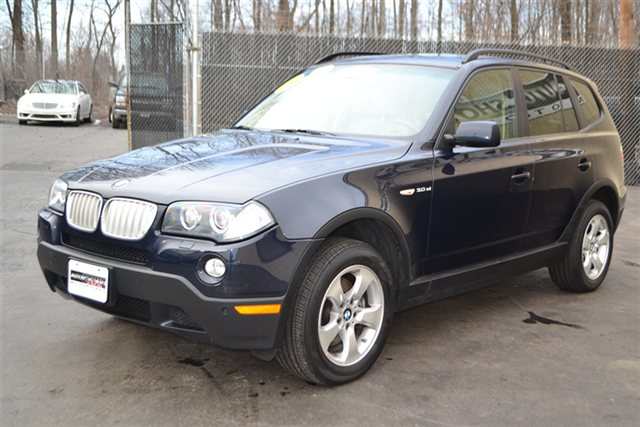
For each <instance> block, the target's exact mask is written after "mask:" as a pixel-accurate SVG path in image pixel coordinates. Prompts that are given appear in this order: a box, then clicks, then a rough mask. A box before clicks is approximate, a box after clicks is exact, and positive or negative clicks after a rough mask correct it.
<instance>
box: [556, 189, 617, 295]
mask: <svg viewBox="0 0 640 427" xmlns="http://www.w3.org/2000/svg"><path fill="white" fill-rule="evenodd" d="M612 253H613V221H612V220H611V214H610V213H609V209H607V207H606V206H605V205H604V204H603V203H602V202H600V201H598V200H591V201H590V202H589V203H588V204H587V206H586V207H585V209H584V212H583V214H582V216H581V217H580V221H578V226H577V227H576V229H575V233H574V235H573V237H572V238H571V241H570V242H569V250H568V251H567V253H566V254H565V256H564V257H563V258H562V259H560V260H559V261H558V262H557V263H556V264H554V265H551V266H549V274H550V275H551V280H552V281H553V283H555V285H556V286H557V287H559V288H560V289H563V290H565V291H570V292H591V291H595V290H596V289H598V287H599V286H600V285H601V284H602V282H603V281H604V278H605V277H606V275H607V271H608V270H609V265H610V263H611V255H612Z"/></svg>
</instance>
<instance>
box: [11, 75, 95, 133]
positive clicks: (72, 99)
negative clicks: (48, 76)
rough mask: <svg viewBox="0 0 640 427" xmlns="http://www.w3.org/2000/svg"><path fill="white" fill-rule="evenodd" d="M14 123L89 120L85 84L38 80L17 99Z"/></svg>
mask: <svg viewBox="0 0 640 427" xmlns="http://www.w3.org/2000/svg"><path fill="white" fill-rule="evenodd" d="M17 116H18V123H20V124H21V125H24V124H27V121H29V120H32V121H39V122H72V123H75V124H80V122H81V121H83V120H84V121H86V122H90V121H92V120H93V103H92V102H91V95H89V91H88V90H87V88H86V87H85V86H84V85H83V84H82V83H80V82H79V81H77V80H40V81H37V82H35V83H34V84H33V86H31V88H30V89H26V90H25V91H24V95H23V96H22V97H20V99H19V100H18V106H17Z"/></svg>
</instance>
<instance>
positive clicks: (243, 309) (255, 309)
mask: <svg viewBox="0 0 640 427" xmlns="http://www.w3.org/2000/svg"><path fill="white" fill-rule="evenodd" d="M280 306H281V304H264V305H236V306H234V307H233V308H235V309H236V311H237V312H238V314H244V315H253V314H278V313H280Z"/></svg>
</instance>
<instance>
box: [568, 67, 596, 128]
mask: <svg viewBox="0 0 640 427" xmlns="http://www.w3.org/2000/svg"><path fill="white" fill-rule="evenodd" d="M570 81H571V85H573V88H574V89H575V91H576V95H577V98H578V101H577V102H578V110H580V114H581V115H582V120H583V121H584V123H583V125H584V126H588V125H590V124H591V123H593V122H595V121H596V120H598V119H599V118H600V107H598V103H597V102H596V98H595V96H593V92H591V88H589V86H587V85H586V84H584V83H582V82H579V81H577V80H574V79H571V80H570Z"/></svg>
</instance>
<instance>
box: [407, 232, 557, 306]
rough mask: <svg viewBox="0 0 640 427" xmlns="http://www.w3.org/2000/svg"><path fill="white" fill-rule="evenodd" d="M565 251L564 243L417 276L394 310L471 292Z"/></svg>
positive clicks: (529, 268)
mask: <svg viewBox="0 0 640 427" xmlns="http://www.w3.org/2000/svg"><path fill="white" fill-rule="evenodd" d="M566 251H567V243H566V242H558V243H554V244H553V245H549V246H545V247H543V248H538V249H534V250H531V251H526V252H520V253H517V254H514V255H511V256H507V257H501V258H497V259H493V260H490V261H486V262H482V263H477V264H473V265H470V266H465V267H463V268H458V269H453V270H447V271H444V272H439V273H434V274H429V275H426V276H422V277H419V278H417V279H415V280H414V281H413V282H411V283H410V284H409V286H408V287H407V288H405V289H403V290H402V291H401V296H400V301H399V304H398V306H397V311H402V310H407V309H410V308H413V307H416V306H419V305H422V304H426V303H428V302H433V301H437V300H440V299H444V298H448V297H451V296H455V295H459V294H462V293H465V292H469V291H473V290H475V289H479V288H482V287H485V286H488V285H491V284H494V283H496V282H497V281H500V280H504V279H505V278H507V277H510V276H516V275H519V274H523V273H528V272H530V271H533V270H537V269H539V268H542V267H546V266H548V265H549V264H551V263H552V261H553V260H554V259H556V258H558V257H559V256H562V255H564V253H565V252H566Z"/></svg>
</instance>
